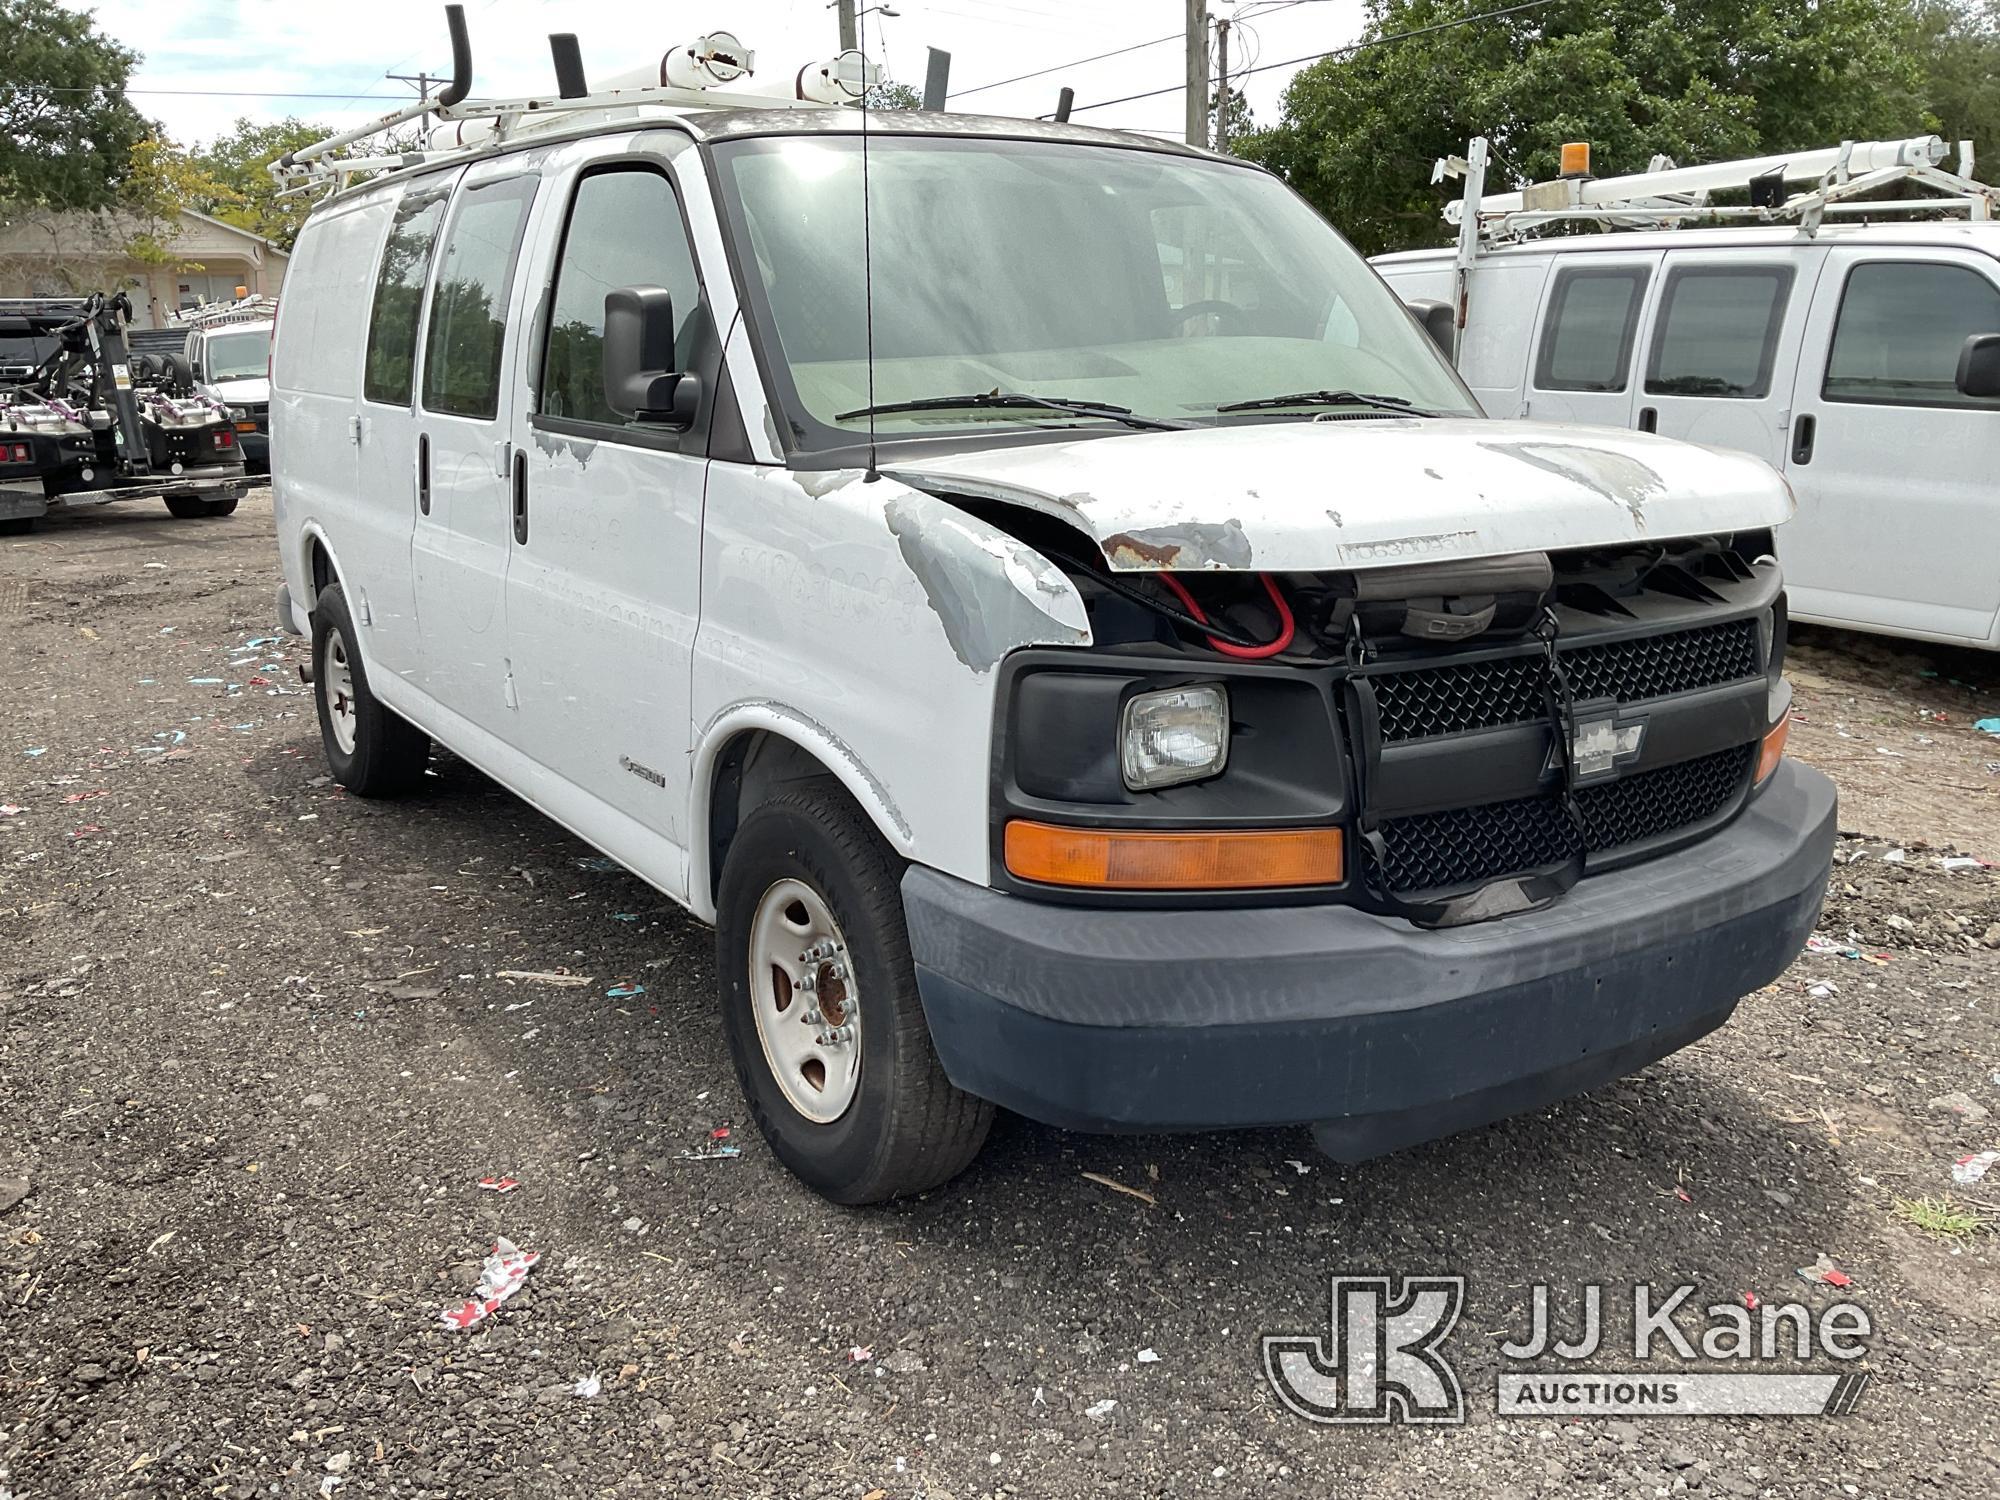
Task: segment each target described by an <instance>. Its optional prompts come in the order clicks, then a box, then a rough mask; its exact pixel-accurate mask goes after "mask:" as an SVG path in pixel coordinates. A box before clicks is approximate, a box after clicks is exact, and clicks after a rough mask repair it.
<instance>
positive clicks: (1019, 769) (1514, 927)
mask: <svg viewBox="0 0 2000 1500" xmlns="http://www.w3.org/2000/svg"><path fill="white" fill-rule="evenodd" d="M662 92H663V95H669V94H672V95H673V97H674V100H675V102H672V103H670V104H669V103H654V102H649V100H650V96H645V97H641V98H640V99H638V100H634V101H627V102H626V103H623V104H620V105H618V106H617V107H600V108H590V109H586V108H582V107H577V108H575V109H573V110H571V111H569V112H568V113H558V112H556V110H555V108H554V106H553V102H551V109H550V111H549V113H548V116H547V118H546V119H540V120H538V121H537V123H536V128H534V129H532V130H530V129H522V128H515V129H511V130H510V129H497V130H495V131H494V132H492V133H489V134H488V135H486V136H485V137H483V138H478V139H476V140H475V144H473V145H471V146H468V147H461V148H456V149H452V150H447V151H442V152H420V153H412V154H411V155H409V156H408V157H404V158H391V159H388V160H387V161H386V163H385V162H383V161H382V159H377V163H378V165H377V166H376V167H375V168H374V169H373V170H375V173H376V175H374V176H373V177H371V178H369V179H368V180H366V181H364V182H362V183H360V184H359V185H356V186H350V187H347V188H345V189H342V190H338V191H335V192H332V193H331V194H330V195H329V196H328V197H326V198H325V199H324V201H322V202H321V203H320V204H319V205H318V207H317V208H316V210H315V211H314V212H313V214H312V215H311V217H310V219H309V220H308V222H307V224H306V226H305V229H304V231H303V233H302V234H301V236H300V238H299V241H298V248H297V252H296V254H295V256H294V258H293V261H292V266H291V270H290V273H289V276H288V279H287V281H286V285H285V295H284V298H283V302H282V304H281V307H280V309H279V312H278V318H277V333H276V343H275V359H274V365H273V382H272V395H271V427H272V439H273V447H272V452H273V455H274V466H275V467H274V496H275V506H276V512H277V529H278V544H279V548H280V557H281V562H282V565H283V570H284V585H283V588H282V589H281V591H280V594H279V605H278V607H279V614H280V618H281V620H282V622H283V623H284V625H285V626H286V627H287V628H288V629H290V630H292V631H294V632H298V633H302V634H307V635H309V636H310V637H311V641H312V663H313V666H312V675H313V679H314V682H315V687H316V693H317V701H318V711H319V720H320V726H321V729H322V732H323V738H324V741H325V750H326V756H327V759H328V762H329V764H330V766H331V768H332V770H333V773H334V775H335V776H336V777H337V778H338V780H340V781H341V782H342V783H343V784H344V785H346V786H347V787H349V788H351V789H352V790H354V791H355V792H357V793H361V794H363V795H369V796H377V795H386V794H390V793H395V792H402V791H407V790H409V789H411V788H413V787H415V786H416V785H417V784H418V781H419V778H420V777H421V775H422V773H423V771H424V767H425V761H426V756H427V754H428V751H429V747H430V745H431V744H432V743H433V742H435V743H438V744H442V745H445V746H448V747H449V748H450V749H451V750H452V752H453V753H455V754H456V755H458V756H460V757H462V758H464V759H465V760H467V761H469V762H471V763H472V764H473V765H475V766H477V767H478V768H480V769H481V770H482V771H484V772H485V773H487V774H488V775H490V776H492V777H493V778H495V779H496V780H498V781H499V782H501V783H503V784H504V785H506V786H507V787H509V788H511V789H512V790H513V791H515V792H516V793H518V794H519V795H520V796H521V797H522V798H523V799H524V800H525V801H527V802H529V803H531V804H532V805H533V806H534V807H536V808H537V809H539V810H540V811H541V812H543V813H545V814H546V815H547V816H548V817H550V818H551V819H553V820H555V821H556V822H558V823H560V824H562V825H563V826H564V827H566V828H568V829H570V830H571V831H572V832H574V833H575V834H576V835H577V836H578V837H580V838H582V839H584V840H586V841H588V842H589V843H590V844H592V845H594V846H596V847H597V848H599V849H601V850H603V851H604V852H605V853H606V854H608V855H610V856H611V857H613V858H615V859H617V860H618V861H620V862H621V863H623V864H624V865H626V866H627V867H629V868H630V869H632V870H633V871H635V872H636V873H637V874H638V875H640V876H641V877H642V878H644V879H645V880H646V881H648V882H649V883H651V884H652V885H654V886H656V887H657V888H658V889H660V890H661V891H663V892H665V893H666V894H667V895H669V896H670V897H672V898H673V899H674V900H676V901H677V902H679V903H681V904H682V905H684V906H685V907H686V908H687V909H688V910H689V911H690V912H691V913H693V914H694V916H696V917H697V918H700V919H702V920H704V921H707V922H712V923H713V924H714V926H715V929H716V934H717V938H716V949H715V954H716V957H715V966H716V973H715V979H716V1001H715V1003H716V1008H717V1011H718V1015H719V1019H720V1022H721V1025H722V1029H723V1031H724V1033H725V1034H726V1036H727V1038H728V1042H729V1046H730V1049H731V1052H732V1055H733V1058H734V1061H735V1065H736V1069H737V1071H738V1074H739V1076H740V1079H741V1083H742V1088H743V1092H744V1096H745V1098H746V1100H747V1101H748V1105H749V1108H750V1110H751V1112H752V1113H753V1114H754V1116H755V1118H756V1120H757V1123H758V1124H759V1125H760V1126H761V1127H762V1130H763V1132H764V1134H765V1136H766V1137H767V1138H768V1140H769V1142H770V1145H771V1148H772V1150H773V1151H774V1152H775V1154H776V1155H777V1156H778V1157H779V1159H780V1160H781V1161H783V1162H784V1163H785V1164H786V1165H787V1166H788V1167H789V1168H790V1169H791V1170H792V1171H794V1172H795V1173H797V1174H798V1175H799V1176H800V1177H801V1178H803V1179H804V1180H805V1181H806V1182H808V1183H810V1184H811V1185H812V1186H813V1187H815V1188H817V1189H818V1190H819V1191H821V1192H822V1193H825V1194H827V1195H828V1196H830V1197H832V1198H835V1199H837V1200H840V1201H843V1202H871V1201H877V1200H881V1199H886V1198H889V1197H892V1196H894V1195H896V1194H900V1193H909V1192H914V1191H918V1190H921V1189H924V1188H928V1187H931V1186H934V1185H936V1184H938V1183H941V1182H943V1181H945V1180H946V1179H948V1178H950V1177H951V1176H952V1175H953V1174H954V1173H956V1172H958V1171H960V1170H961V1169H962V1168H963V1167H965V1165H966V1164H967V1163H968V1162H969V1161H971V1159H972V1158H973V1156H974V1154H975V1153H976V1152H977V1151H978V1149H979V1147H980V1144H981V1141H982V1140H983V1138H984V1137H985V1135H986V1132H987V1127H988V1123H989V1121H990V1120H991V1118H992V1114H993V1111H994V1109H995V1107H996V1106H997V1107H1003V1108H1006V1109H1011V1110H1016V1111H1019V1112H1020V1113H1022V1114H1025V1115H1028V1116H1031V1117H1033V1118H1035V1119H1037V1120H1042V1121H1047V1122H1050V1123H1052V1124H1055V1125H1058V1126H1061V1127H1064V1128H1068V1129H1075V1130H1086V1131H1178V1130H1207V1129H1216V1128H1224V1127H1235V1126H1258V1125H1276V1124H1285V1125H1292V1124H1298V1125H1306V1126H1309V1127H1311V1128H1312V1130H1313V1131H1314V1132H1315V1134H1316V1136H1317V1138H1318V1140H1319V1142H1320V1143H1321V1144H1322V1146H1323V1147H1324V1148H1325V1149H1326V1150H1328V1151H1330V1152H1332V1153H1333V1154H1334V1155H1336V1156H1338V1157H1341V1158H1343V1159H1348V1160H1354V1159H1360V1158H1364V1157H1367V1156H1370V1155H1373V1154H1377V1153H1381V1152H1385V1151H1389V1150H1392V1149H1395V1148H1398V1147H1402V1146H1405V1145H1407V1144H1410V1143H1413V1142H1417V1141H1422V1140H1426V1139H1429V1138H1433V1137H1437V1136H1442V1135H1445V1134H1448V1133H1451V1132H1454V1131H1458V1130H1462V1129H1465V1128H1467V1127H1470V1126H1474V1125H1478V1124H1481V1123H1483V1122H1487V1121H1491V1120H1494V1119H1496V1118H1499V1117H1501V1116H1504V1115H1508V1114H1510V1113H1514V1112H1517V1111H1521V1110H1525V1109H1532V1108H1535V1107H1537V1106H1540V1105H1543V1104H1545V1103H1547V1102H1548V1101H1551V1100H1554V1099H1557V1098H1560V1097H1562V1096H1565V1095H1568V1094H1571V1093H1574V1092H1576V1091H1579V1090H1583V1089H1588V1088H1591V1087H1593V1086H1595V1085H1598V1084H1600V1083H1602V1082H1604V1081H1606V1080H1608V1079H1611V1078H1614V1077H1617V1076H1619V1075H1622V1074H1625V1073H1628V1072H1630V1071H1632V1070H1634V1069H1636V1068H1639V1067H1641V1066H1642V1065H1644V1064H1646V1063H1649V1062H1651V1061H1653V1060H1654V1059H1656V1058H1659V1057H1661V1056H1663V1055H1665V1054H1667V1053H1669V1052H1672V1051H1673V1050H1674V1049H1676V1048H1679V1047H1682V1046H1685V1045H1686V1044H1687V1043H1689V1042H1691V1041H1693V1040H1694V1039H1696V1038H1697V1037H1700V1036H1702V1035H1704V1034H1705V1033H1707V1032H1710V1031H1712V1030H1714V1029H1715V1028H1716V1027H1717V1026H1720V1025H1721V1024H1722V1023H1723V1022H1724V1021H1725V1020H1726V1019H1727V1018H1728V1017H1729V1015H1730V1013H1731V1011H1732V1010H1733V1009H1734V1008H1735V1006H1736V1004H1737V1002H1738V999H1739V997H1740V996H1742V995H1744V994H1745V993H1747V992H1748V991H1750V990H1753V989H1755V988H1757V987H1758V986H1760V985H1762V984H1764V983H1765V982H1767V981H1768V980H1770V979H1771V978H1772V977H1773V976H1775V975H1776V974H1777V973H1778V972H1779V971H1780V970H1782V969H1783V968H1784V967H1785V966H1786V965H1787V964H1788V963H1789V962H1790V961H1791V959H1792V958H1793V956H1794V955H1795V954H1796V953H1797V952H1798V951H1799V948H1800V947H1801V945H1802V943H1803V941H1804V939H1805V937H1806V935H1807V934H1808V933H1809V932H1810V931H1811V930H1812V928H1813V925H1814V923H1815V921H1816V918H1817V914H1818V912H1819V908H1820V900H1821V893H1822V887H1823V885H1824V882H1825V879H1826V876H1827V872H1828V866H1829V861H1830V856H1831V849H1832V843H1833V837H1834V826H1835V824H1834V794H1833V789H1832V787H1831V785H1830V783H1829V782H1828V781H1827V780H1826V779H1825V778H1824V777H1822V776H1820V775H1817V774H1816V773H1814V772H1812V771H1810V770H1808V769H1806V768H1804V767H1802V766H1799V765H1797V764H1796V763H1794V762H1792V761H1789V760H1786V759H1784V758H1783V756H1782V751H1783V746H1784V739H1785V727H1786V713H1787V702H1788V697H1789V692H1788V689H1787V687H1786V685H1785V683H1784V681H1783V679H1782V676H1781V667H1782V664H1783V657H1784V642H1785V596H1784V590H1783V586H1782V583H1781V580H1780V577H1779V572H1778V567H1777V565H1776V563H1775V562H1774V561H1773V558H1772V539H1771V537H1772V528H1773V527H1775V526H1776V525H1778V523H1780V522H1781V521H1783V520H1784V519H1785V518H1786V516H1787V515H1789V514H1790V511H1791V501H1790V497H1789V495H1788V493H1787V491H1786V487H1785V485H1784V483H1783V481H1782V480H1781V479H1780V478H1779V477H1778V476H1777V475H1776V474H1774V473H1773V472H1772V470H1771V469H1770V467H1769V466H1768V465H1766V464H1765V463H1763V462H1762V461H1760V460H1758V459H1755V458H1751V457H1748V456H1746V455H1742V454H1734V453H1726V452H1722V451H1720V450H1717V449H1713V448H1703V447H1695V446H1691V445H1688V444H1684V443H1678V442H1674V441H1671V440H1669V439H1667V438H1664V437H1658V436H1652V435H1648V434H1643V433H1621V432H1614V431H1607V430H1603V429H1595V428H1581V427H1573V426H1569V425H1564V424H1550V423H1534V424H1529V423H1522V422H1508V421H1494V420H1489V419H1488V418H1486V417H1484V416H1482V415H1481V413H1480V412H1479V409H1478V407H1477V405H1476V403H1475V401H1474V400H1473V398H1472V396H1471V395H1470V394H1469V392H1468V391H1467V389H1466V387H1465V385H1464V384H1463V383H1462V382H1461V381H1460V379H1459V377H1458V376H1457V374H1456V373H1455V372H1454V371H1453V369H1452V368H1451V366H1450V364H1449V363H1448V362H1447V361H1446V360H1445V359H1444V358H1443V357H1442V356H1441V354H1440V352H1439V350H1438V349H1437V347H1435V345H1434V344H1433V343H1432V341H1431V340H1430V339H1429V338H1427V337H1426V335H1425V332H1424V330H1423V329H1422V328H1421V327H1420V326H1419V325H1418V324H1417V322H1416V321H1414V320H1413V319H1412V318H1411V316H1410V315H1409V314H1408V313H1407V312H1406V311H1405V309H1404V308H1403V306H1402V305H1401V304H1400V303H1399V302H1398V301H1397V299H1396V297H1395V296H1394V295H1393V294H1392V293H1391V292H1390V291H1389V290H1388V288H1387V287H1386V286H1385V285H1384V284H1383V283H1382V281H1381V280H1380V278H1379V277H1378V276H1377V275H1376V274H1375V272H1374V271H1373V270H1371V269H1370V268H1369V266H1368V265H1367V263H1366V262H1365V261H1364V260H1363V259H1362V258H1361V257H1360V256H1359V255H1358V254H1357V253H1356V252H1355V251H1354V250H1353V249H1352V248H1351V247H1350V246H1349V245H1348V244H1347V243H1346V242H1345V241H1344V240H1343V239H1342V238H1341V237H1340V236H1339V235H1338V234H1337V233H1336V232H1335V231H1334V230H1332V229H1331V228H1329V227H1328V226H1327V225H1326V224H1325V223H1324V222H1323V221H1321V220H1320V219H1319V218H1318V217H1317V216H1316V215H1315V214H1314V213H1313V212H1312V211H1311V210H1310V209H1309V208H1308V207H1307V206H1306V205H1305V203H1304V202H1302V201H1301V200H1300V199H1299V198H1297V197H1296V196H1295V195H1293V194H1292V193H1291V192H1290V191H1289V190H1288V189H1287V188H1286V187H1285V186H1284V185H1283V184H1282V183H1280V182H1279V181H1277V180H1276V179H1274V178H1273V177H1271V176H1268V175H1266V174H1265V173H1263V172H1261V171H1259V170H1257V169H1255V168H1252V167H1250V166H1247V165H1245V164H1244V163H1241V162H1237V161H1232V160H1227V159H1223V158H1217V157H1213V156H1210V155H1208V154H1206V153H1203V152H1199V151H1195V150H1190V149H1187V148H1184V147H1182V146H1178V145H1172V144H1168V143H1164V142H1161V141H1158V140H1153V139H1150V138H1146V137H1141V136H1136V135H1126V134H1120V133H1117V132H1111V131H1102V130H1091V129H1084V128H1081V127H1077V126H1072V125H1068V124H1054V123H1046V122H1036V121H1028V120H1018V119H999V118H981V117H975V116H964V115H951V114H934V113H924V112H907V113H895V114H887V113H871V114H870V115H869V116H867V117H866V118H864V117H863V116H862V115H861V114H860V113H859V112H857V111H855V110H852V109H840V108H796V107H781V106H780V105H779V104H776V103H772V104H770V105H769V106H768V107H765V106H761V105H760V106H756V107H732V106H731V105H729V104H728V103H727V102H726V101H724V100H721V99H717V100H714V101H711V102H709V103H708V105H707V106H706V107H694V106H691V105H686V104H684V103H683V102H681V101H680V99H679V96H678V95H677V94H673V91H662ZM455 104H456V101H455V100H448V101H447V106H448V108H447V111H446V117H447V118H448V119H449V118H455V117H458V116H463V115H465V114H467V113H468V112H470V111H471V109H472V107H471V106H469V105H466V106H459V107H457V109H456V110H455V111H453V110H452V109H450V108H449V106H451V105H455ZM510 108H514V109H516V111H517V113H516V116H515V120H514V123H515V124H518V119H519V117H520V114H521V113H522V112H523V111H522V110H521V107H519V106H518V105H515V106H510ZM507 123H508V122H507V121H506V120H504V119H503V121H502V125H503V126H504V125H506V124H507Z"/></svg>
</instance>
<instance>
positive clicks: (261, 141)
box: [195, 119, 333, 251]
mask: <svg viewBox="0 0 2000 1500" xmlns="http://www.w3.org/2000/svg"><path fill="white" fill-rule="evenodd" d="M332 133H333V132H332V130H331V129H330V128H329V127H327V126H324V125H312V124H308V123H307V122H305V121H303V120H297V119H284V120H280V121H278V122H277V123H276V124H263V125H260V124H258V123H256V122H255V121H253V120H238V121H237V122H236V124H235V125H234V126H233V127H231V129H230V130H229V132H228V133H227V134H226V135H221V136H218V137H216V138H215V139H214V140H212V141H210V142H209V143H208V144H207V145H206V146H203V147H201V148H200V149H199V150H197V151H196V153H195V161H196V162H197V163H198V164H199V165H200V167H201V169H202V170H203V171H204V172H206V173H207V174H208V175H209V177H211V178H212V179H213V180H214V181H215V182H216V183H217V184H218V185H219V186H220V188H221V189H222V191H221V192H219V193H218V194H217V195H216V196H215V197H214V198H212V199H211V200H210V201H209V202H208V203H205V204H200V205H197V206H198V207H200V208H201V210H202V212H203V213H206V214H210V215H212V216H214V217H215V218H218V219H221V220H222V221H223V222H224V223H226V224H234V225H235V226H236V227H237V228H238V229H247V230H249V231H250V232H251V233H252V234H257V235H262V236H263V237H264V238H265V239H267V240H270V241H271V242H272V243H274V244H276V245H277V246H278V247H279V248H280V249H282V250H286V251H289V250H290V249H291V248H292V242H293V241H294V240H296V239H297V238H298V237H299V228H300V226H301V225H303V224H304V223H305V220H306V212H307V210H308V209H310V208H311V207H312V201H311V199H310V197H309V196H307V195H306V194H303V193H295V194H293V195H292V196H291V197H289V198H280V197H278V196H277V185H276V184H275V183H273V182H272V181H271V174H270V173H269V172H267V171H265V170H264V168H265V167H266V166H267V165H268V164H269V163H271V162H273V161H275V160H277V158H279V157H280V156H283V155H284V154H285V153H286V152H287V151H296V150H297V149H298V148H299V147H301V146H305V145H309V144H311V143H312V142H313V141H317V140H321V139H323V138H325V137H326V136H329V135H331V134H332Z"/></svg>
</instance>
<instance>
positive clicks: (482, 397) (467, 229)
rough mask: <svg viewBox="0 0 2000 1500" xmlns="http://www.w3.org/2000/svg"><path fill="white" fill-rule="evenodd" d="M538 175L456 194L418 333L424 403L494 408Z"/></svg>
mask: <svg viewBox="0 0 2000 1500" xmlns="http://www.w3.org/2000/svg"><path fill="white" fill-rule="evenodd" d="M536 181H537V179H535V178H532V177H510V178H508V179H506V180H505V181H503V182H485V183H481V184H480V185H479V186H478V187H474V188H467V189H466V190H465V191H464V192H462V193H461V194H460V195H459V203H458V211H457V213H456V214H454V215H453V216H452V221H451V227H450V228H449V229H448V230H446V231H445V237H444V250H443V253H442V254H441V255H440V256H439V258H438V277H437V292H436V294H435V295H434V296H433V297H432V298H431V315H430V327H429V329H428V330H427V332H426V334H425V337H424V409H425V410H426V411H435V412H444V413H447V414H449V415H451V416H456V417H493V416H497V415H498V414H499V411H500V357H501V354H502V351H503V350H504V349H505V347H506V343H507V301H508V298H509V297H510V296H511V295H512V293H513V286H514V261H515V258H516V257H517V256H518V255H519V253H520V249H521V231H522V230H523V229H525V228H526V227H527V223H528V205H529V204H530V203H532V202H534V198H535V184H536Z"/></svg>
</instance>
